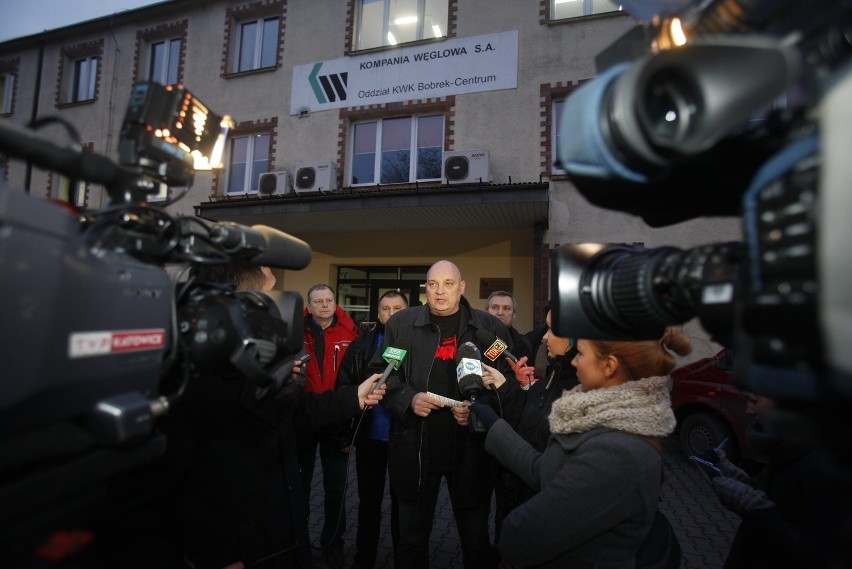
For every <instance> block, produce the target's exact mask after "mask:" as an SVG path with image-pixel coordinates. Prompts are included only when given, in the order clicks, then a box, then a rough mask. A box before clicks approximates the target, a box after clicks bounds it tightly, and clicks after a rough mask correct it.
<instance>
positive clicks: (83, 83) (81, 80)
mask: <svg viewBox="0 0 852 569" xmlns="http://www.w3.org/2000/svg"><path fill="white" fill-rule="evenodd" d="M72 73H73V75H72V77H71V82H70V83H69V85H68V87H69V90H68V102H69V103H76V102H78V101H88V100H91V99H94V98H95V87H96V86H97V82H98V57H97V56H96V55H93V56H89V57H84V58H82V59H75V60H74V64H73V67H72Z"/></svg>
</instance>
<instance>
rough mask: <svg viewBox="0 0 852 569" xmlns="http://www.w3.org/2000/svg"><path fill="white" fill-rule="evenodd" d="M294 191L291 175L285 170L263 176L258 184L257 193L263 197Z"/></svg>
mask: <svg viewBox="0 0 852 569" xmlns="http://www.w3.org/2000/svg"><path fill="white" fill-rule="evenodd" d="M292 191H293V181H292V180H291V179H290V173H289V172H287V171H285V170H281V171H280V172H266V173H265V174H261V175H260V179H259V180H258V182H257V193H258V194H260V195H262V196H277V195H281V194H289V193H290V192H292Z"/></svg>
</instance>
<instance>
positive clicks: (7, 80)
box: [0, 73, 15, 115]
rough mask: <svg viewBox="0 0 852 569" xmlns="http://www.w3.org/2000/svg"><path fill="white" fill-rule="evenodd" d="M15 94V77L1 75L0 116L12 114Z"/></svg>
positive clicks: (5, 74)
mask: <svg viewBox="0 0 852 569" xmlns="http://www.w3.org/2000/svg"><path fill="white" fill-rule="evenodd" d="M14 94H15V76H14V75H13V74H12V73H0V114H4V115H8V114H11V112H12V97H13V95H14Z"/></svg>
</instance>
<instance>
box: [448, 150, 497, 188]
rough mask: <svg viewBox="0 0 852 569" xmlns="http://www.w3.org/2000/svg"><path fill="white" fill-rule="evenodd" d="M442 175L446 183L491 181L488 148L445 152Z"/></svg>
mask: <svg viewBox="0 0 852 569" xmlns="http://www.w3.org/2000/svg"><path fill="white" fill-rule="evenodd" d="M441 175H442V182H443V183H444V184H474V183H477V182H480V181H482V182H490V181H491V167H490V166H489V158H488V149H487V148H485V149H480V150H454V151H452V152H444V160H443V168H442V171H441Z"/></svg>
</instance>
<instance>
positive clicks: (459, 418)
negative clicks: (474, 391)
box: [451, 405, 470, 427]
mask: <svg viewBox="0 0 852 569" xmlns="http://www.w3.org/2000/svg"><path fill="white" fill-rule="evenodd" d="M451 409H452V411H453V417H455V419H456V423H458V424H459V427H467V423H468V420H469V419H468V417H469V416H470V409H468V407H467V406H466V405H462V406H461V407H451Z"/></svg>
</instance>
